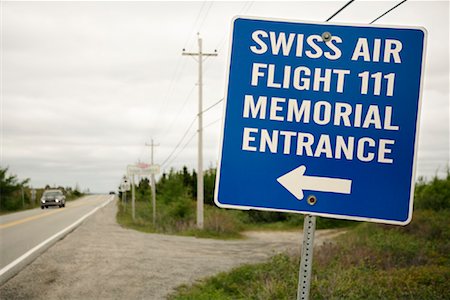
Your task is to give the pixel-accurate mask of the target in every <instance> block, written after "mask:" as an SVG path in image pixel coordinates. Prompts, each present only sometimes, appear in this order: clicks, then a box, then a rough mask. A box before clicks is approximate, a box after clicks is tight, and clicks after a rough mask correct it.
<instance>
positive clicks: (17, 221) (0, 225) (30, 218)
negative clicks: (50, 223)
mask: <svg viewBox="0 0 450 300" xmlns="http://www.w3.org/2000/svg"><path fill="white" fill-rule="evenodd" d="M83 205H86V203H81V204H76V205H70V207H68V208H73V207H78V206H83ZM61 211H64V210H63V209H57V210H53V211H49V212H46V213H43V214H40V215H36V216H31V217H27V218H24V219H20V220H16V221H12V222H9V223H5V224H0V229H4V228H8V227H12V226H16V225H19V224H23V223H26V222H30V221H33V220H36V219H40V218H43V217H46V216H49V215H53V214H56V213H57V212H61Z"/></svg>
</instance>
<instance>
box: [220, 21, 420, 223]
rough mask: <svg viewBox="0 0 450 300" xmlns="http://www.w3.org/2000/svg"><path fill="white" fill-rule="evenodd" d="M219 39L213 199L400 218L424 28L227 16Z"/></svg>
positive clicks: (405, 207)
mask: <svg viewBox="0 0 450 300" xmlns="http://www.w3.org/2000/svg"><path fill="white" fill-rule="evenodd" d="M231 40H232V41H231V47H230V53H229V67H228V70H227V72H228V74H227V80H228V82H227V90H226V95H225V106H224V119H223V127H222V128H223V129H222V138H221V149H220V156H219V167H218V174H217V180H216V192H215V202H216V204H217V205H218V206H220V207H224V208H238V209H259V210H270V211H286V212H299V213H305V214H310V215H317V216H325V217H334V218H341V219H351V220H363V221H372V222H380V223H389V224H407V223H408V222H410V220H411V216H412V201H413V191H414V177H415V176H414V175H415V160H416V159H415V158H416V152H417V136H418V128H419V115H420V106H421V101H420V98H421V86H422V84H421V83H422V81H423V75H422V73H423V68H424V55H425V44H426V31H425V30H424V29H423V28H407V27H400V26H375V25H336V24H328V23H299V22H293V21H281V20H272V19H259V18H247V17H237V18H235V19H234V20H233V23H232V39H231ZM308 199H310V200H311V199H312V200H314V201H309V200H308Z"/></svg>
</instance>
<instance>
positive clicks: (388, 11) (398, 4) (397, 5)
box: [369, 0, 406, 24]
mask: <svg viewBox="0 0 450 300" xmlns="http://www.w3.org/2000/svg"><path fill="white" fill-rule="evenodd" d="M405 2H406V0H403V1H401V2H400V3H397V4H396V5H395V6H394V7H392V8H391V9H389V10H387V11H386V12H384V13H383V14H382V15H381V16H379V17H378V18H376V19H374V20H373V21H372V22H370V23H369V24H373V23H374V22H375V21H378V20H379V19H381V18H382V17H384V16H385V15H387V14H388V13H390V12H391V11H393V10H394V9H396V8H397V7H399V6H400V5H402V4H403V3H405Z"/></svg>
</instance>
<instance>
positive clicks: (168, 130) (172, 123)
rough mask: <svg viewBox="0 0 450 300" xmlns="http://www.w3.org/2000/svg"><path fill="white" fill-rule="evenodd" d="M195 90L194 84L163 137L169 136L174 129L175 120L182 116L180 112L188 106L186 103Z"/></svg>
mask: <svg viewBox="0 0 450 300" xmlns="http://www.w3.org/2000/svg"><path fill="white" fill-rule="evenodd" d="M194 90H195V85H194V86H192V88H191V90H190V91H189V93H188V95H187V96H186V99H185V100H184V102H183V104H182V105H181V106H180V109H179V110H178V112H177V113H176V114H175V117H174V118H173V119H172V121H171V122H170V125H169V126H167V129H166V131H164V134H163V135H162V139H164V137H166V136H167V134H168V133H169V132H170V130H171V129H172V127H173V125H174V124H175V122H176V121H177V120H178V117H179V116H180V114H181V112H182V111H183V110H184V108H185V107H186V104H187V103H188V102H189V99H190V98H191V96H192V93H193V92H194Z"/></svg>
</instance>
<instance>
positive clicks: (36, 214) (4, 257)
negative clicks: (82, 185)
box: [0, 195, 111, 269]
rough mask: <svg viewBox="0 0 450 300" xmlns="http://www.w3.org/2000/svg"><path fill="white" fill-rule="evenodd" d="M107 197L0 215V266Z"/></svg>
mask: <svg viewBox="0 0 450 300" xmlns="http://www.w3.org/2000/svg"><path fill="white" fill-rule="evenodd" d="M109 199H111V196H109V195H90V196H86V197H82V198H80V199H79V200H76V201H69V202H67V203H66V207H65V208H56V207H55V208H48V209H44V210H42V209H40V208H37V209H32V210H27V211H22V212H18V213H13V214H8V215H4V216H0V269H2V268H4V267H5V266H7V265H8V264H10V263H11V262H13V261H14V260H16V259H17V258H19V257H20V256H22V255H23V254H24V253H26V252H28V251H29V250H30V249H32V248H34V247H35V246H37V245H39V244H40V243H42V242H43V241H45V240H46V239H48V238H49V237H51V236H53V235H55V234H56V233H58V232H60V231H61V230H63V229H64V228H66V227H68V226H70V225H71V224H73V223H74V222H76V221H77V220H78V219H80V218H81V217H83V216H84V215H86V214H87V213H89V212H90V211H92V210H93V209H95V208H96V207H98V206H100V205H102V204H104V203H105V202H106V201H108V200H109Z"/></svg>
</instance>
